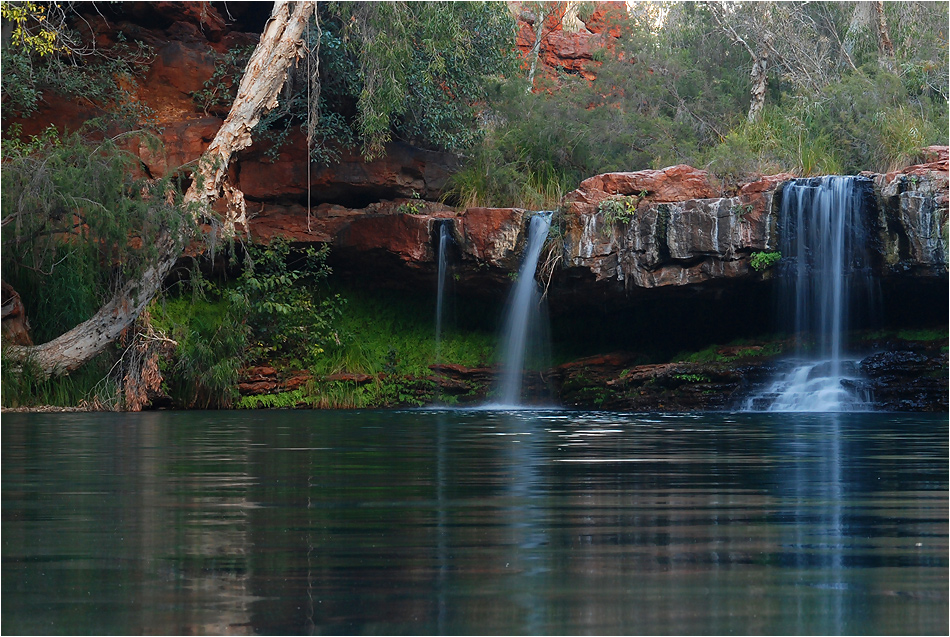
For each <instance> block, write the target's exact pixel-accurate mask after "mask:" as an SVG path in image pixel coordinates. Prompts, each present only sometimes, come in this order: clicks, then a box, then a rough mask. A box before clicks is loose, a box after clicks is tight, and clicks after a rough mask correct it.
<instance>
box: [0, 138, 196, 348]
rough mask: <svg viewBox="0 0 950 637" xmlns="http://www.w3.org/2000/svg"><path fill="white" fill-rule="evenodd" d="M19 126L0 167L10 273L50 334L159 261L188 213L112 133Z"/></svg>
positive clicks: (42, 335)
mask: <svg viewBox="0 0 950 637" xmlns="http://www.w3.org/2000/svg"><path fill="white" fill-rule="evenodd" d="M13 133H14V136H12V137H9V138H5V139H4V140H3V159H4V163H3V171H2V174H0V176H2V186H3V187H2V194H0V199H2V216H3V230H2V237H3V244H4V249H3V256H2V264H3V265H2V267H3V275H4V280H6V281H7V282H8V283H10V284H11V285H12V286H13V287H14V289H16V290H17V291H18V292H19V293H20V295H21V297H22V299H23V302H24V305H25V306H26V312H27V315H28V316H30V318H31V321H32V327H33V337H34V340H35V341H36V342H46V341H48V340H50V339H52V338H55V337H57V336H59V335H60V334H62V333H63V332H65V331H67V330H69V329H71V328H72V327H74V326H76V325H77V324H78V323H80V322H82V321H84V320H86V319H88V318H90V317H91V316H92V315H93V314H94V313H95V312H96V311H97V310H98V309H99V307H100V306H101V305H102V304H103V303H104V302H105V301H106V300H108V299H110V298H111V297H112V294H113V291H114V290H115V289H116V288H117V287H119V286H121V285H122V284H123V283H124V282H125V281H128V280H130V279H132V278H134V277H136V276H137V275H138V274H139V273H141V272H142V270H143V269H144V268H145V267H147V266H148V265H149V264H151V263H153V262H154V260H155V258H156V257H157V256H158V253H157V247H156V241H155V238H156V237H157V236H159V234H160V233H162V232H163V231H166V230H167V229H169V228H170V229H171V232H172V233H173V236H176V235H177V234H178V232H177V230H176V229H177V228H181V227H182V224H185V223H189V220H188V217H187V215H183V214H182V213H181V210H180V208H179V207H178V206H176V205H174V204H169V203H167V197H168V195H172V196H173V198H176V197H177V193H175V191H174V190H173V188H172V184H170V183H169V182H167V181H157V182H150V181H146V180H145V179H138V178H135V177H134V175H135V174H136V173H137V170H138V166H139V161H138V158H136V157H135V156H133V155H132V154H131V153H129V152H126V151H123V150H120V149H119V148H118V147H117V145H116V141H115V140H112V139H106V140H102V141H98V142H89V141H87V140H84V139H83V138H82V137H80V136H79V135H69V136H66V137H62V136H60V134H59V133H58V132H57V131H56V129H55V128H52V127H51V128H49V129H47V131H46V132H45V133H44V134H43V135H42V136H39V137H31V138H30V140H29V141H26V142H24V141H22V140H20V139H18V138H17V137H16V136H15V135H16V131H15V130H14V131H13Z"/></svg>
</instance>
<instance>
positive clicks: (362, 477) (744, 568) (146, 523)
mask: <svg viewBox="0 0 950 637" xmlns="http://www.w3.org/2000/svg"><path fill="white" fill-rule="evenodd" d="M2 434H3V465H2V468H3V490H4V511H3V534H2V538H3V547H4V549H3V551H4V567H3V568H4V570H3V601H4V602H6V607H5V611H6V612H5V613H4V614H3V618H2V622H3V625H2V628H3V630H4V631H5V632H9V633H35V632H63V631H73V632H97V633H114V632H123V633H139V632H140V633H152V632H159V633H228V634H235V633H237V634H248V633H252V632H263V633H268V634H273V633H285V632H295V633H299V632H304V633H308V634H318V633H326V632H330V633H341V632H342V633H351V632H385V633H442V634H445V633H458V632H480V633H502V632H503V633H531V634H540V633H552V632H567V633H589V632H608V633H634V632H648V633H697V632H703V633H707V632H716V633H726V632H740V633H750V632H755V633H765V632H785V633H816V632H822V633H847V632H864V633H884V632H923V633H930V632H946V630H947V611H948V603H947V584H948V578H947V565H948V561H947V545H946V537H947V531H948V524H947V514H948V507H947V493H948V491H947V464H946V458H947V422H946V418H945V417H937V418H920V417H913V418H911V417H903V416H893V415H881V414H861V415H855V414H836V415H833V416H803V415H798V416H795V417H790V416H788V415H783V416H781V417H779V416H775V415H768V414H737V415H729V414H707V415H690V416H675V415H656V416H646V417H643V416H630V415H624V414H609V413H577V412H558V411H544V412H490V411H487V412H486V411H483V412H475V411H451V410H444V411H437V412H418V411H417V412H395V413H394V412H362V413H361V412H349V413H334V412H315V413H314V412H255V413H250V414H248V413H243V414H228V413H225V414H212V413H204V414H201V413H198V414H195V413H190V414H170V413H169V414H141V415H135V416H130V415H109V414H83V415H53V416H45V415H23V416H20V415H17V416H16V417H13V418H11V417H10V415H8V416H5V417H4V427H3V428H2Z"/></svg>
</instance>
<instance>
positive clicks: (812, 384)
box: [746, 177, 875, 412]
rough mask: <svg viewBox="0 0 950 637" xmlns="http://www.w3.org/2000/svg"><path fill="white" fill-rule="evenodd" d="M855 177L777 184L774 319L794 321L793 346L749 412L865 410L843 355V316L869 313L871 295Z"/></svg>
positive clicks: (866, 405) (845, 321)
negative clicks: (778, 255)
mask: <svg viewBox="0 0 950 637" xmlns="http://www.w3.org/2000/svg"><path fill="white" fill-rule="evenodd" d="M857 186H858V178H855V177H822V178H820V179H801V180H795V181H793V182H791V183H789V184H788V185H786V186H785V190H784V192H783V197H782V209H781V214H780V224H781V226H780V232H781V245H780V249H781V252H782V256H783V261H782V265H781V268H780V269H779V273H778V286H779V295H780V299H781V300H782V303H783V307H781V308H780V310H779V311H780V313H781V315H782V316H783V317H785V318H786V319H787V320H790V321H794V323H792V324H791V325H789V327H790V328H791V329H792V330H793V331H794V332H795V333H796V334H798V335H799V338H800V339H801V338H802V337H804V336H806V335H810V336H811V337H812V338H814V339H815V346H814V348H813V349H811V350H806V349H805V348H804V347H803V346H802V344H801V343H802V341H801V340H799V346H798V351H797V352H796V357H795V359H793V360H792V361H790V362H791V363H792V365H793V368H792V369H791V370H790V371H788V372H787V373H784V374H781V375H780V376H779V377H777V378H776V379H775V380H774V381H773V383H772V384H771V386H770V387H768V388H767V389H766V391H765V392H763V393H762V394H759V395H757V396H754V397H752V398H751V399H750V400H749V401H748V403H747V404H746V408H747V409H749V410H754V411H759V410H762V409H766V410H768V411H795V412H798V411H808V412H815V411H817V412H827V411H867V410H870V409H871V403H870V397H869V396H866V395H860V393H859V392H857V391H855V390H854V389H852V388H853V387H855V386H856V385H858V384H859V383H858V382H855V381H858V380H859V378H858V374H857V372H856V361H855V360H853V359H851V358H848V357H847V356H846V337H847V331H848V329H849V328H850V327H851V325H850V321H849V319H850V311H851V310H852V309H857V310H858V312H862V311H863V312H865V313H867V312H868V311H869V308H870V307H872V306H873V305H874V301H873V299H872V298H871V296H872V295H873V290H874V289H875V286H874V280H873V277H872V276H871V270H870V267H869V262H868V251H867V249H866V245H867V239H868V237H867V231H866V228H865V219H864V215H863V209H862V191H861V189H860V188H858V187H857Z"/></svg>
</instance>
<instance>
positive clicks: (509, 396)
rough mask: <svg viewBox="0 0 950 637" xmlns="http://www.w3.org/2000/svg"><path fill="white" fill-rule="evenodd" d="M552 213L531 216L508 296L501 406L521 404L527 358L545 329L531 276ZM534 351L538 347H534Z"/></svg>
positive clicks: (499, 393)
mask: <svg viewBox="0 0 950 637" xmlns="http://www.w3.org/2000/svg"><path fill="white" fill-rule="evenodd" d="M551 214H552V213H550V212H539V213H537V214H535V215H534V216H533V217H531V224H530V225H529V227H528V245H527V247H526V248H525V252H524V260H523V261H522V262H521V268H520V269H519V270H518V279H517V281H516V282H515V287H514V288H513V289H512V291H511V295H510V296H509V297H508V308H507V312H506V315H505V321H504V331H503V332H502V347H503V349H502V354H503V362H502V366H503V367H502V375H501V381H500V383H499V385H498V398H499V402H500V404H501V405H502V406H508V407H511V406H518V405H520V404H521V403H522V393H523V392H522V387H523V385H524V370H525V361H526V360H527V359H526V356H528V355H529V354H530V353H532V352H531V350H532V342H533V341H537V340H541V334H540V332H541V331H543V328H544V325H543V322H542V313H541V290H540V288H539V286H538V283H537V282H536V281H535V280H534V275H535V272H536V270H537V268H538V258H539V257H540V256H541V249H542V248H543V247H544V242H545V240H546V239H547V236H548V230H550V228H551ZM533 349H535V350H537V349H540V347H539V346H537V345H535V346H534V348H533Z"/></svg>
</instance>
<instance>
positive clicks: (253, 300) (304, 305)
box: [232, 238, 345, 366]
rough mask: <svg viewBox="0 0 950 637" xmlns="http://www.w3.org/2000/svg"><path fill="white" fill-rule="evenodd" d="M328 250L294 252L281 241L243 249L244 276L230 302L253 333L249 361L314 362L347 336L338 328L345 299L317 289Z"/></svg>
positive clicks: (325, 269)
mask: <svg viewBox="0 0 950 637" xmlns="http://www.w3.org/2000/svg"><path fill="white" fill-rule="evenodd" d="M328 253H329V246H323V247H322V248H320V249H315V248H313V247H309V248H307V249H306V250H304V251H302V252H299V253H292V252H291V249H290V244H289V243H288V242H287V241H286V240H284V239H279V238H278V239H274V240H272V241H271V243H270V244H268V245H266V246H260V245H254V244H251V245H249V246H247V255H246V257H245V262H244V272H243V274H242V275H241V278H240V279H239V280H238V282H237V286H236V288H235V292H234V293H233V294H232V299H234V300H235V301H237V302H238V303H240V306H241V308H242V311H243V312H244V313H245V316H246V320H247V325H248V326H249V328H250V331H251V342H252V345H251V347H250V350H249V352H248V355H249V357H250V358H251V360H259V361H266V362H269V363H273V362H274V361H275V359H281V360H287V361H295V363H296V364H299V365H301V366H306V365H310V364H312V363H313V362H314V361H315V360H316V359H317V358H319V356H320V355H321V354H323V352H324V351H325V350H326V349H327V348H328V347H331V346H335V345H339V344H340V343H341V340H342V339H345V335H344V334H342V332H341V330H340V329H339V328H338V327H337V326H336V322H337V319H338V318H339V317H340V316H341V315H342V311H343V306H344V304H345V301H344V300H343V299H342V298H341V297H340V296H339V295H330V294H329V293H327V292H323V291H321V290H320V289H319V286H320V283H321V282H322V281H324V280H325V279H326V278H327V277H328V276H329V274H330V268H329V267H328V266H327V265H326V258H327V254H328Z"/></svg>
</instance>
